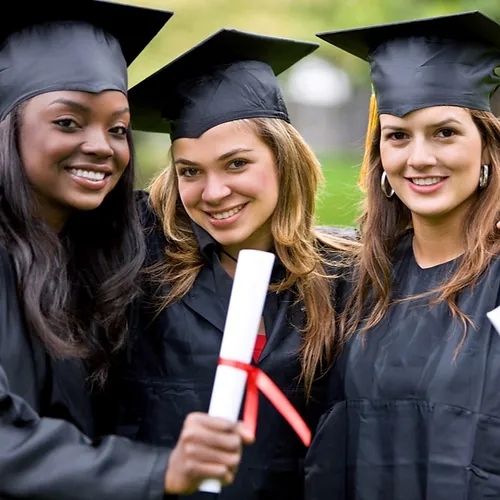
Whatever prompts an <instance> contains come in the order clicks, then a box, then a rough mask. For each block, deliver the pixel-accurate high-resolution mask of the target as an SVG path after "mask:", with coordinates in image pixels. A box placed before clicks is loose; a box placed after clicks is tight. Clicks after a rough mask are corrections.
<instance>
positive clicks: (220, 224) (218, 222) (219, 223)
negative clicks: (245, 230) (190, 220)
mask: <svg viewBox="0 0 500 500" xmlns="http://www.w3.org/2000/svg"><path fill="white" fill-rule="evenodd" d="M241 205H242V204H241V203H240V204H239V205H235V206H234V207H233V208H228V209H226V210H221V211H217V212H205V214H206V215H207V218H208V221H209V222H210V224H211V225H212V226H214V227H217V228H225V227H227V226H230V225H231V224H234V223H235V222H236V221H237V220H238V219H239V218H240V217H241V214H242V213H243V212H244V211H245V208H246V207H247V205H248V202H247V203H244V204H243V208H242V209H241V210H240V211H239V212H237V213H235V214H234V215H231V217H228V218H227V219H216V218H215V217H213V216H212V214H220V213H223V212H228V211H229V210H233V209H234V208H237V207H240V206H241Z"/></svg>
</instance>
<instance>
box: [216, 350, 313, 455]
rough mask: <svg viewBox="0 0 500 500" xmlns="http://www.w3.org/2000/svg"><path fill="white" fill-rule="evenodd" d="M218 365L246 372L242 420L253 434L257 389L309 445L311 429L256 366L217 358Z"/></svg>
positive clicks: (255, 422) (256, 411)
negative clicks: (246, 379) (245, 391)
mask: <svg viewBox="0 0 500 500" xmlns="http://www.w3.org/2000/svg"><path fill="white" fill-rule="evenodd" d="M218 364H219V365H225V366H232V367H233V368H237V369H238V370H243V371H245V372H247V373H248V381H247V394H246V398H245V408H244V410H243V422H244V423H245V425H247V426H248V427H249V429H250V430H251V431H252V433H253V435H255V429H256V427H257V413H258V410H259V390H260V391H261V392H262V394H264V396H266V398H267V399H269V401H271V403H272V404H273V406H274V407H275V408H276V409H277V410H278V411H279V412H280V413H281V414H282V415H283V417H284V418H285V420H286V421H287V422H288V423H289V424H290V425H291V426H292V428H293V430H294V431H295V432H296V433H297V435H298V436H299V438H300V439H301V440H302V442H303V443H304V444H305V445H306V446H309V444H310V443H311V431H310V430H309V428H308V427H307V424H306V423H305V422H304V420H303V419H302V417H301V416H300V415H299V413H298V412H297V410H296V409H295V408H294V407H293V406H292V404H291V403H290V401H288V399H287V398H286V396H285V395H284V394H283V393H282V392H281V391H280V389H279V388H278V386H277V385H276V384H275V383H274V382H273V381H272V380H271V379H270V378H269V377H268V376H267V375H266V374H265V373H264V372H263V371H262V370H259V369H258V368H257V367H255V366H252V365H249V364H247V363H242V362H241V361H234V360H231V359H223V358H219V363H218Z"/></svg>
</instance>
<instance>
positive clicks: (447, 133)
mask: <svg viewBox="0 0 500 500" xmlns="http://www.w3.org/2000/svg"><path fill="white" fill-rule="evenodd" d="M455 134H456V132H455V131H454V130H453V129H451V128H442V129H441V130H439V131H438V133H437V135H438V137H442V138H443V139H447V138H449V137H453V136H454V135H455Z"/></svg>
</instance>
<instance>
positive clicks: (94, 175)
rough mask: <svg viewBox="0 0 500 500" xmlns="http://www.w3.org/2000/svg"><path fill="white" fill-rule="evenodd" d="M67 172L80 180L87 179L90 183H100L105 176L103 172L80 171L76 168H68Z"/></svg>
mask: <svg viewBox="0 0 500 500" xmlns="http://www.w3.org/2000/svg"><path fill="white" fill-rule="evenodd" d="M69 171H70V172H71V173H72V174H73V175H75V176H76V177H81V178H82V179H89V180H91V181H102V180H103V179H104V177H106V174H105V173H104V172H96V171H94V170H81V169H79V168H78V169H77V168H70V169H69Z"/></svg>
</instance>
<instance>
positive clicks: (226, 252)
mask: <svg viewBox="0 0 500 500" xmlns="http://www.w3.org/2000/svg"><path fill="white" fill-rule="evenodd" d="M263 229H264V228H261V229H260V230H258V231H256V232H255V233H254V234H253V235H252V236H250V238H248V239H247V240H245V241H244V242H242V243H239V244H234V245H226V246H223V247H222V252H221V257H220V261H221V265H222V267H223V268H224V269H225V271H226V272H227V273H228V274H229V275H230V276H231V277H234V273H235V272H236V263H237V260H238V254H239V252H240V250H263V251H269V250H270V249H271V248H272V246H273V238H272V235H271V231H264V230H263Z"/></svg>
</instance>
